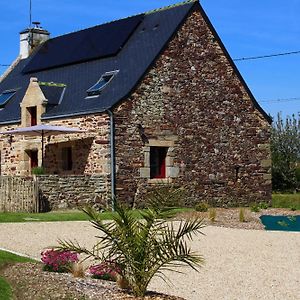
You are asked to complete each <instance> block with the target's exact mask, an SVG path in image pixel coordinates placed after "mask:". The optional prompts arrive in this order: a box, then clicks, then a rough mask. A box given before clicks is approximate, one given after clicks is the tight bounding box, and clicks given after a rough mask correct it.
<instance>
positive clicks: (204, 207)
mask: <svg viewBox="0 0 300 300" xmlns="http://www.w3.org/2000/svg"><path fill="white" fill-rule="evenodd" d="M208 209H209V205H208V204H207V203H205V202H200V203H198V204H196V205H195V210H196V211H200V212H206V211H208Z"/></svg>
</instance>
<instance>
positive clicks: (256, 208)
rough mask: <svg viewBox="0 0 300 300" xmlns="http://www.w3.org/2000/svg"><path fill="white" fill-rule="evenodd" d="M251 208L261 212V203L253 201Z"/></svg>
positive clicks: (253, 210)
mask: <svg viewBox="0 0 300 300" xmlns="http://www.w3.org/2000/svg"><path fill="white" fill-rule="evenodd" d="M250 210H251V211H252V212H259V211H260V205H259V204H257V203H252V204H251V205H250Z"/></svg>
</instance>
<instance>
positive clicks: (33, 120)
mask: <svg viewBox="0 0 300 300" xmlns="http://www.w3.org/2000/svg"><path fill="white" fill-rule="evenodd" d="M27 110H28V112H29V116H30V122H29V123H30V126H35V125H37V109H36V106H32V107H28V108H27Z"/></svg>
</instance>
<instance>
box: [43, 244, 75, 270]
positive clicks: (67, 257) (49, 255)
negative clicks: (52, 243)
mask: <svg viewBox="0 0 300 300" xmlns="http://www.w3.org/2000/svg"><path fill="white" fill-rule="evenodd" d="M41 255H42V258H41V260H42V262H43V263H44V266H43V270H44V271H49V272H58V273H66V272H69V271H70V269H71V267H72V265H73V264H74V263H76V262H78V261H79V257H78V254H77V253H75V252H71V251H65V250H64V251H62V250H54V249H47V250H45V251H43V252H42V253H41Z"/></svg>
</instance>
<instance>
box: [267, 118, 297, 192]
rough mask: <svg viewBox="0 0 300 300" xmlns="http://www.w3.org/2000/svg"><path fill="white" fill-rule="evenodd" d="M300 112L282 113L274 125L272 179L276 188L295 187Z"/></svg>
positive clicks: (286, 188)
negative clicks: (292, 113) (284, 117)
mask: <svg viewBox="0 0 300 300" xmlns="http://www.w3.org/2000/svg"><path fill="white" fill-rule="evenodd" d="M299 117H300V114H299V113H298V118H297V117H295V115H293V116H292V117H287V118H286V120H285V122H284V121H283V120H282V117H281V115H280V114H278V115H277V120H276V122H275V123H274V124H273V127H272V138H271V151H272V180H273V189H274V190H281V191H283V190H288V189H295V188H296V187H297V185H299V178H298V179H297V175H296V174H298V172H299V171H297V168H299V162H300V118H299Z"/></svg>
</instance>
